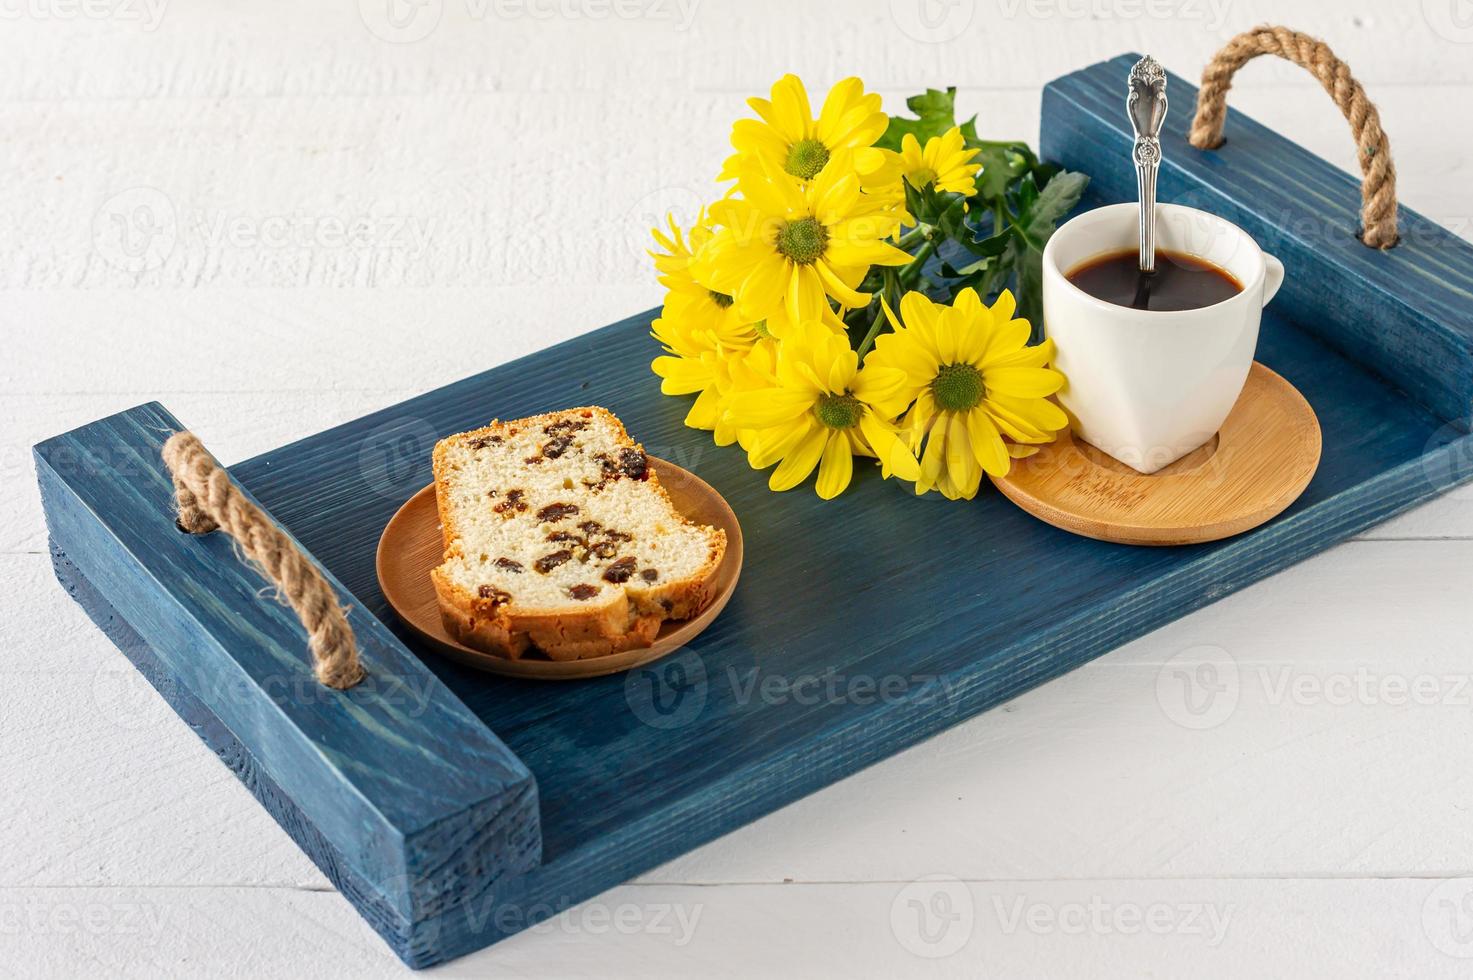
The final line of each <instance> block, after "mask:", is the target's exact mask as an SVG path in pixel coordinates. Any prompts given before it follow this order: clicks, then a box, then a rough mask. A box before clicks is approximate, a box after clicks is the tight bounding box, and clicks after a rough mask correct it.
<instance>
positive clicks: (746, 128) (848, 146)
mask: <svg viewBox="0 0 1473 980" xmlns="http://www.w3.org/2000/svg"><path fill="white" fill-rule="evenodd" d="M747 104H748V105H749V106H751V107H752V109H753V110H754V111H755V112H756V113H757V115H759V116H761V117H762V118H761V119H739V120H737V122H736V124H735V125H734V126H732V130H731V145H732V146H733V147H735V148H736V153H734V154H732V155H731V156H730V157H729V158H728V159H727V161H726V163H725V165H724V166H723V167H722V168H721V174H720V176H719V177H717V178H716V179H717V180H733V179H736V178H738V177H740V176H741V168H742V163H743V161H744V160H749V159H750V158H753V157H756V158H760V159H763V160H766V161H767V162H768V163H770V164H771V165H772V166H773V168H774V169H776V170H780V171H783V172H785V173H787V174H789V175H791V176H793V177H796V178H797V179H798V180H812V179H813V178H815V177H817V176H818V175H819V174H820V173H821V172H822V171H823V170H824V168H825V167H826V166H827V165H828V163H829V161H830V160H831V159H833V157H834V156H835V155H836V154H837V153H838V152H839V151H841V150H858V149H861V148H863V147H868V146H871V145H873V144H874V142H875V140H877V139H879V138H880V136H881V135H883V134H884V132H885V128H886V127H887V126H888V125H889V124H890V119H889V117H888V116H886V115H885V113H884V112H883V111H881V109H880V97H879V95H877V94H876V93H873V92H871V93H869V94H868V95H866V94H865V91H864V83H863V82H861V81H860V80H859V79H857V78H846V79H844V80H843V81H842V82H839V83H838V84H837V85H835V86H834V87H833V88H832V89H830V90H829V94H828V97H827V98H826V99H824V103H823V109H822V111H820V112H819V114H818V118H817V119H814V118H813V111H812V110H811V109H810V108H809V107H808V92H807V90H806V89H805V88H804V87H803V82H802V80H801V79H799V78H798V76H796V75H784V76H783V77H782V78H779V79H778V80H777V81H776V82H775V83H773V86H772V98H771V100H768V99H759V98H751V99H748V100H747Z"/></svg>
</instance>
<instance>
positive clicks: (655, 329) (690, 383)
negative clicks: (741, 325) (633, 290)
mask: <svg viewBox="0 0 1473 980" xmlns="http://www.w3.org/2000/svg"><path fill="white" fill-rule="evenodd" d="M749 329H750V328H749ZM650 335H651V336H653V337H654V338H655V339H656V340H658V341H659V342H660V344H661V346H663V347H664V348H665V353H664V354H662V355H660V356H659V357H656V358H655V359H654V360H653V361H651V362H650V370H652V371H654V372H655V374H656V375H658V376H659V377H660V392H661V393H662V394H666V395H695V396H696V400H695V403H694V404H692V405H691V407H690V411H689V412H687V413H686V416H685V424H686V425H688V426H690V427H691V428H692V429H707V430H710V431H711V432H713V433H714V434H715V439H716V445H718V446H729V445H731V444H732V443H733V442H735V441H736V439H737V431H736V429H735V428H734V427H733V426H731V425H729V424H727V423H726V421H725V402H724V399H725V397H726V394H727V392H728V390H730V388H731V384H732V368H733V366H734V365H736V364H739V363H740V362H741V361H742V360H743V358H745V357H746V356H747V355H748V354H749V353H750V352H751V348H752V347H753V346H754V345H755V346H766V347H770V346H772V345H773V343H774V342H773V341H772V340H767V339H754V340H752V341H748V343H747V344H746V345H745V346H736V347H731V346H727V345H726V344H724V343H723V342H722V341H721V340H720V339H719V337H718V336H717V334H716V332H715V331H713V330H708V329H705V328H703V327H701V326H699V325H698V324H696V323H693V322H691V321H689V320H681V319H675V318H671V317H668V316H661V317H657V318H656V319H655V322H654V323H652V324H651V325H650ZM753 336H754V337H755V333H754V335H753Z"/></svg>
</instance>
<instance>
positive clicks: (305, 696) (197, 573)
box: [36, 406, 541, 962]
mask: <svg viewBox="0 0 1473 980" xmlns="http://www.w3.org/2000/svg"><path fill="white" fill-rule="evenodd" d="M181 428H182V426H181V425H180V424H179V422H178V421H177V420H176V419H174V418H173V417H172V416H171V415H169V414H168V413H167V412H165V411H163V410H162V409H161V408H159V407H158V406H142V407H140V408H137V409H134V410H131V411H129V412H125V413H122V414H120V415H115V416H112V417H110V418H107V419H103V420H101V421H99V422H96V423H93V424H92V425H89V426H85V427H83V428H81V429H78V430H75V431H73V432H70V433H67V434H65V435H61V436H57V437H55V438H54V439H50V440H47V441H46V442H44V443H42V444H40V445H39V446H37V447H36V464H37V474H38V477H39V479H40V484H41V495H42V501H43V504H44V506H45V508H46V516H47V526H48V531H49V533H50V536H51V540H52V545H53V554H54V555H55V556H56V560H57V569H58V573H59V575H60V577H61V578H62V580H63V583H64V584H67V585H68V586H69V587H70V588H71V589H72V590H73V592H74V595H76V596H77V597H78V599H79V601H82V602H83V604H84V606H85V607H86V608H87V610H88V613H89V615H90V616H91V617H92V618H93V620H94V621H95V622H98V623H99V624H108V625H109V627H110V628H114V629H116V630H118V631H119V632H120V634H121V636H122V637H123V640H124V644H123V645H124V647H125V652H130V651H131V653H130V655H134V654H136V657H135V659H136V660H138V661H140V662H142V665H141V666H140V670H142V671H143V672H144V674H145V676H147V677H148V678H149V680H150V682H151V683H153V684H154V685H155V686H156V687H159V688H160V689H163V690H168V691H169V692H170V693H171V695H172V696H171V697H170V700H171V702H174V703H175V704H176V708H177V710H179V711H180V712H181V714H184V715H186V716H187V718H188V719H189V721H190V724H191V727H194V728H195V730H196V731H197V732H198V733H199V734H200V736H201V738H203V739H205V741H206V742H207V743H208V744H210V746H211V748H212V749H214V750H215V751H216V753H217V754H219V755H220V756H221V758H222V760H224V761H225V762H226V764H227V765H228V766H230V768H231V769H232V770H233V771H234V772H235V773H236V775H237V776H239V777H240V779H241V780H242V782H244V783H245V784H246V785H247V786H248V787H249V788H251V790H252V791H253V792H254V793H256V795H257V797H258V799H260V800H261V801H262V802H263V804H264V805H266V806H267V807H268V809H270V810H271V811H272V814H273V816H276V817H277V819H278V821H279V822H281V823H282V825H283V827H285V828H286V829H287V830H288V832H290V833H292V834H293V836H294V837H296V839H297V840H298V843H299V844H301V845H302V847H303V848H304V850H306V851H307V852H308V853H309V854H310V855H311V856H312V857H313V859H314V860H315V861H317V863H318V865H319V867H321V868H322V869H323V870H324V873H325V874H327V875H328V877H329V878H331V879H334V880H339V881H341V882H342V883H343V886H344V888H345V892H346V893H348V894H350V895H352V896H353V897H354V900H355V904H358V905H359V906H360V908H361V909H362V910H363V912H364V915H365V918H367V919H368V921H369V922H370V924H372V925H373V926H374V927H375V928H376V929H378V930H379V931H380V933H381V934H382V935H384V937H385V938H386V939H387V940H388V941H389V942H390V945H391V946H393V947H394V949H395V951H396V952H398V953H399V954H400V955H401V956H403V957H404V958H405V959H406V961H409V962H415V961H416V960H417V959H419V958H420V957H421V956H422V955H423V950H424V949H425V947H426V946H427V945H431V944H429V943H427V942H426V939H425V934H424V930H425V928H426V921H427V920H432V919H433V917H434V916H436V915H438V914H441V913H442V912H443V910H444V908H445V907H446V906H447V905H451V904H454V903H455V902H457V901H459V900H461V899H462V898H463V897H464V896H465V895H466V894H467V893H471V894H475V893H478V892H480V891H481V890H483V889H486V888H489V887H492V886H494V885H495V884H496V882H497V881H499V880H500V879H502V878H504V877H507V876H510V875H513V874H516V873H519V872H522V871H525V870H526V869H527V868H529V867H531V866H533V865H535V864H536V863H537V860H538V857H539V855H540V846H541V841H540V837H539V834H538V810H537V792H536V784H535V782H534V781H533V779H532V776H531V774H530V773H529V772H528V771H527V769H526V767H525V766H523V765H522V764H521V763H520V762H519V761H518V760H517V759H516V758H515V757H514V756H513V755H512V754H511V753H510V752H509V751H508V750H507V748H506V746H505V745H503V744H502V743H501V742H500V741H498V740H497V739H496V737H495V736H494V735H492V734H491V733H490V732H489V731H487V730H486V728H485V726H484V725H482V724H481V723H480V722H479V721H478V720H477V719H476V718H475V717H474V716H472V715H471V714H470V713H469V712H467V711H466V709H465V706H464V705H463V704H461V703H460V701H459V700H458V699H457V698H456V697H455V696H454V695H453V694H452V693H451V692H450V691H448V690H447V689H446V688H445V687H444V685H443V684H441V683H440V682H439V681H438V680H436V679H435V677H434V676H433V675H432V674H431V673H430V672H429V671H427V670H426V669H425V668H424V666H423V665H422V664H421V663H420V661H419V660H418V659H417V658H416V657H414V656H413V655H411V654H409V653H408V652H407V651H406V650H405V649H404V648H403V647H402V646H401V645H400V644H399V643H398V641H397V640H395V639H394V638H393V637H392V636H391V635H390V634H389V633H388V631H387V630H385V628H384V627H383V625H382V624H381V623H379V622H378V621H377V620H375V619H374V618H373V617H372V616H369V615H367V614H366V613H365V612H364V611H363V610H362V609H361V607H360V608H352V607H351V606H350V608H349V623H350V625H351V627H352V629H353V631H354V634H355V636H356V638H357V641H358V647H359V654H360V659H361V661H362V663H363V666H364V668H365V669H366V670H367V672H368V674H369V678H368V679H365V680H364V681H363V682H362V683H360V684H359V685H358V686H356V687H354V688H352V689H351V690H349V691H333V690H331V689H329V688H326V687H323V686H322V685H320V684H318V683H317V681H316V678H315V677H314V675H313V673H312V668H311V665H310V662H309V658H308V656H307V655H306V653H305V651H304V649H303V646H302V633H301V627H300V624H299V623H297V622H296V620H295V617H294V615H293V614H292V613H291V611H290V610H289V609H288V608H287V607H286V606H284V605H281V604H278V603H276V602H273V601H272V600H271V598H270V595H269V589H268V588H267V587H266V585H265V583H264V582H263V581H262V579H261V577H260V575H259V573H258V572H257V571H256V570H254V569H252V568H249V567H247V566H245V565H243V564H242V563H241V562H240V561H239V560H238V558H237V556H236V554H235V553H234V549H233V548H232V545H231V543H230V540H229V539H228V538H226V537H225V536H224V535H220V534H213V535H203V536H196V535H186V534H183V533H182V532H180V531H178V530H177V529H176V528H175V525H174V517H173V513H174V511H173V506H174V505H173V499H172V495H173V490H172V485H171V483H170V481H169V478H168V476H167V473H166V471H165V470H164V468H163V466H162V461H161V460H160V458H159V451H160V449H161V447H162V445H163V442H164V440H165V439H167V438H168V436H170V435H171V434H173V433H174V432H176V431H179V430H180V429H181ZM331 584H332V585H333V586H334V587H335V588H336V589H337V590H338V591H339V593H340V594H341V593H342V588H341V586H340V585H338V584H337V583H336V582H332V583H331ZM103 596H105V597H106V598H105V599H104V598H102V597H103ZM342 598H343V599H344V600H346V599H347V598H348V597H347V596H346V595H343V596H342ZM125 626H126V627H127V629H125ZM130 631H131V632H130ZM136 638H141V639H136ZM144 646H146V648H147V651H148V652H149V653H150V654H151V655H150V656H144V655H143V652H142V648H143V647H144Z"/></svg>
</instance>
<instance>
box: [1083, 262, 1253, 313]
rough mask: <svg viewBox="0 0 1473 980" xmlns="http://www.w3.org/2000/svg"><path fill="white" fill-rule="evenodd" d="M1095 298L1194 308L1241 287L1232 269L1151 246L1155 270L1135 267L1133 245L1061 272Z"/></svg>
mask: <svg viewBox="0 0 1473 980" xmlns="http://www.w3.org/2000/svg"><path fill="white" fill-rule="evenodd" d="M1066 278H1067V279H1068V280H1069V281H1070V282H1072V283H1073V284H1074V285H1076V286H1078V287H1079V288H1080V289H1082V290H1084V291H1085V292H1086V293H1089V294H1090V295H1091V296H1093V297H1095V298H1096V299H1102V300H1104V301H1105V302H1107V303H1114V304H1115V305H1116V306H1129V307H1131V308H1132V309H1137V310H1161V311H1168V310H1196V309H1201V308H1202V307H1204V306H1211V305H1212V304H1214V303H1221V302H1222V301H1223V300H1225V299H1230V298H1232V297H1233V296H1236V295H1237V294H1238V293H1241V292H1242V291H1243V284H1242V283H1240V282H1238V280H1236V279H1234V278H1233V276H1232V274H1231V273H1229V272H1227V271H1226V270H1224V269H1219V268H1218V267H1217V266H1215V265H1213V264H1212V263H1211V262H1207V261H1205V260H1203V259H1199V258H1197V257H1196V256H1195V255H1186V254H1184V253H1182V252H1168V251H1166V250H1164V249H1159V248H1158V249H1157V250H1156V271H1155V272H1152V273H1150V274H1147V273H1144V272H1141V270H1140V253H1139V251H1138V250H1137V249H1133V248H1132V249H1129V250H1128V251H1124V252H1109V253H1106V254H1105V255H1097V256H1095V257H1094V258H1092V259H1090V260H1089V261H1087V262H1084V263H1082V264H1080V265H1078V266H1076V267H1075V268H1074V270H1073V271H1072V272H1070V273H1069V274H1068V276H1067V277H1066Z"/></svg>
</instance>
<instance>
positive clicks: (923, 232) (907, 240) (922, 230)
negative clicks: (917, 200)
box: [896, 222, 932, 251]
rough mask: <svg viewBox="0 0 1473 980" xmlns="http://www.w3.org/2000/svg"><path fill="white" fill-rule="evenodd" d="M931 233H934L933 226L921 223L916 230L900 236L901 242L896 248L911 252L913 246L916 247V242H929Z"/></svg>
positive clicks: (913, 229)
mask: <svg viewBox="0 0 1473 980" xmlns="http://www.w3.org/2000/svg"><path fill="white" fill-rule="evenodd" d="M931 232H932V228H931V226H930V225H928V224H926V223H925V222H921V223H920V224H918V225H916V226H915V227H914V228H912V229H911V230H910V231H908V232H906V233H905V234H903V235H901V236H900V241H898V242H897V243H896V246H897V247H899V248H903V249H905V250H906V251H909V250H910V247H911V246H912V245H914V244H915V243H916V242H919V241H929V240H930V238H931Z"/></svg>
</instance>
